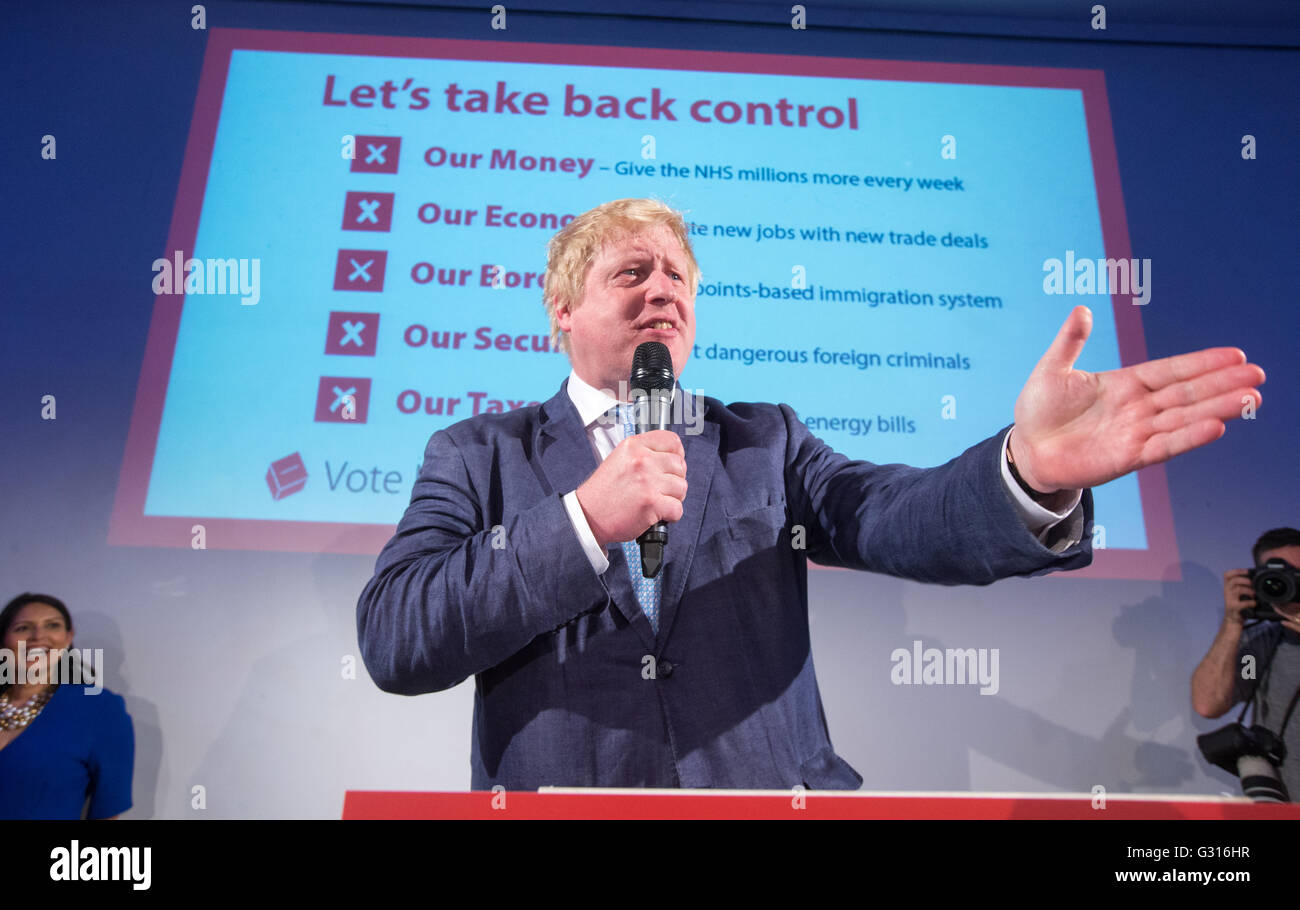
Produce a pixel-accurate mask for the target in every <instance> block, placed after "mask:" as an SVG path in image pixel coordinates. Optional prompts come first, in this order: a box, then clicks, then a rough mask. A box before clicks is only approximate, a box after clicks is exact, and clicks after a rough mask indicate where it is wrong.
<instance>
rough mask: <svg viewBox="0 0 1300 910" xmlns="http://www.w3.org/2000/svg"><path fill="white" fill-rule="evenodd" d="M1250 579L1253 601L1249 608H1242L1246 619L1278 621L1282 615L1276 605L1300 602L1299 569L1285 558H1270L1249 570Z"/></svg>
mask: <svg viewBox="0 0 1300 910" xmlns="http://www.w3.org/2000/svg"><path fill="white" fill-rule="evenodd" d="M1250 580H1251V583H1252V584H1253V585H1254V587H1255V603H1256V604H1257V605H1258V606H1256V607H1255V608H1254V609H1251V610H1243V611H1242V613H1241V615H1242V616H1243V617H1245V618H1246V619H1268V620H1272V621H1273V622H1278V621H1280V620H1281V619H1282V616H1281V615H1280V614H1279V613H1278V612H1277V609H1276V608H1277V607H1279V606H1282V605H1283V604H1291V603H1300V570H1297V569H1296V568H1295V567H1294V566H1292V565H1291V564H1290V563H1289V562H1287V561H1286V560H1285V559H1270V560H1268V561H1267V562H1265V563H1264V564H1263V565H1262V566H1256V567H1255V568H1253V569H1251V570H1250Z"/></svg>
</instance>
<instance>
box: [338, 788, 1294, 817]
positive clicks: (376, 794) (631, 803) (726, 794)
mask: <svg viewBox="0 0 1300 910" xmlns="http://www.w3.org/2000/svg"><path fill="white" fill-rule="evenodd" d="M343 818H345V819H492V818H496V819H568V818H575V819H620V818H630V819H674V818H680V819H751V818H752V819H760V818H761V819H892V820H897V819H909V818H911V819H1238V820H1245V819H1298V820H1300V805H1297V804H1294V803H1286V804H1270V803H1254V802H1251V801H1250V800H1248V799H1245V798H1244V797H1222V796H1162V795H1153V794H1143V795H1133V794H1127V793H1126V794H1105V795H1104V797H1103V796H1100V795H1098V796H1094V795H1093V794H1090V793H1064V794H1044V793H870V792H863V791H856V792H848V793H846V792H843V791H838V790H834V791H832V790H807V791H796V790H602V789H562V788H546V789H543V790H540V791H537V792H534V791H506V790H498V791H495V792H493V791H470V792H455V793H451V792H448V793H399V792H385V791H366V790H349V791H347V793H346V794H345V795H344V799H343Z"/></svg>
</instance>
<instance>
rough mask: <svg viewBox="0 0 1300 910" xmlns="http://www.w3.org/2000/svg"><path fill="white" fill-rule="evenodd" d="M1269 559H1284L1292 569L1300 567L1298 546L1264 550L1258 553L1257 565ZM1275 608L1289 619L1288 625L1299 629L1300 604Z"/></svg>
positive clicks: (1282, 605)
mask: <svg viewBox="0 0 1300 910" xmlns="http://www.w3.org/2000/svg"><path fill="white" fill-rule="evenodd" d="M1270 559H1285V560H1286V561H1287V562H1288V563H1290V564H1291V567H1292V568H1293V569H1300V546H1290V547H1278V548H1277V549H1276V550H1265V551H1264V552H1262V553H1260V554H1259V565H1261V566H1262V565H1263V564H1264V563H1266V562H1268V561H1269V560H1270ZM1275 609H1276V610H1277V612H1279V613H1281V614H1282V615H1283V616H1285V617H1286V618H1287V619H1289V620H1291V622H1289V623H1287V625H1288V626H1290V627H1291V628H1296V629H1297V631H1300V604H1298V603H1289V604H1280V605H1279V606H1277V607H1275Z"/></svg>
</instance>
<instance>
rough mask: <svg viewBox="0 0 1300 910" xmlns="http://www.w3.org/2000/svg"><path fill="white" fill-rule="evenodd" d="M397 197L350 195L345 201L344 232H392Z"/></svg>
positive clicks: (387, 195)
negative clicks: (395, 198) (394, 205)
mask: <svg viewBox="0 0 1300 910" xmlns="http://www.w3.org/2000/svg"><path fill="white" fill-rule="evenodd" d="M395 196H396V194H395V193H356V192H350V193H348V194H347V195H346V196H345V197H344V199H343V230H345V231H389V230H392V227H393V199H394V197H395Z"/></svg>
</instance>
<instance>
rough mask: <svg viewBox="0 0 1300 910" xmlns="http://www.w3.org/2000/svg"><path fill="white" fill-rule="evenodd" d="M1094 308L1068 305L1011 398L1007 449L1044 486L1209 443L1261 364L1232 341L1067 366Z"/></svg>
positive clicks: (1101, 477) (1083, 481)
mask: <svg viewBox="0 0 1300 910" xmlns="http://www.w3.org/2000/svg"><path fill="white" fill-rule="evenodd" d="M1091 331H1092V311H1091V310H1089V309H1088V308H1087V307H1085V306H1078V307H1075V308H1074V310H1073V311H1071V313H1070V315H1069V317H1068V318H1067V319H1066V320H1065V323H1064V324H1063V325H1062V326H1061V330H1060V331H1059V332H1058V333H1057V335H1056V340H1055V341H1053V342H1052V345H1051V347H1049V348H1048V349H1047V353H1045V354H1044V355H1043V357H1042V359H1041V360H1039V361H1038V365H1037V366H1036V367H1034V371H1033V373H1031V374H1030V376H1029V380H1028V381H1027V382H1026V383H1025V387H1024V388H1023V389H1021V391H1020V397H1019V398H1017V399H1016V411H1015V417H1016V424H1015V432H1014V433H1013V434H1012V437H1011V446H1012V453H1011V454H1012V458H1013V459H1014V461H1015V463H1016V469H1017V470H1018V471H1019V472H1020V476H1021V477H1022V478H1023V479H1024V481H1025V483H1027V484H1029V486H1030V487H1032V488H1033V489H1035V490H1039V491H1041V492H1044V493H1050V492H1054V491H1056V490H1077V489H1082V488H1084V487H1095V486H1098V485H1100V484H1103V483H1106V482H1107V481H1109V480H1114V479H1115V478H1116V477H1121V476H1123V475H1124V474H1127V473H1129V472H1130V471H1136V470H1137V469H1139V468H1144V467H1146V466H1147V465H1152V464H1157V463H1159V462H1162V461H1168V460H1169V459H1170V458H1173V457H1174V456H1175V455H1179V454H1181V453H1183V452H1187V451H1190V450H1191V449H1195V448H1197V447H1198V446H1203V445H1205V444H1206V443H1207V442H1213V441H1214V440H1216V439H1218V438H1219V437H1220V436H1222V435H1223V432H1224V421H1226V420H1231V419H1232V418H1234V417H1240V416H1242V413H1243V411H1244V410H1245V405H1246V399H1247V398H1250V399H1253V406H1254V407H1258V406H1259V405H1260V403H1261V402H1262V400H1263V398H1262V396H1261V395H1260V393H1259V391H1258V390H1257V389H1256V388H1255V386H1257V385H1260V384H1261V383H1263V382H1264V371H1263V370H1262V369H1260V368H1259V367H1258V366H1256V365H1255V364H1252V363H1247V362H1246V355H1245V354H1244V353H1242V351H1240V350H1239V349H1237V348H1206V349H1205V350H1202V351H1194V352H1192V353H1190V354H1180V355H1179V356H1177V357H1166V358H1163V359H1161V360H1149V361H1147V362H1146V363H1139V364H1136V365H1134V366H1131V367H1124V368H1123V369H1119V370H1110V371H1108V372H1105V373H1087V372H1084V371H1083V370H1076V369H1074V362H1075V360H1077V359H1078V357H1079V353H1080V352H1081V351H1082V350H1083V345H1084V343H1085V342H1086V341H1087V340H1088V335H1089V333H1090V332H1091Z"/></svg>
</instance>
